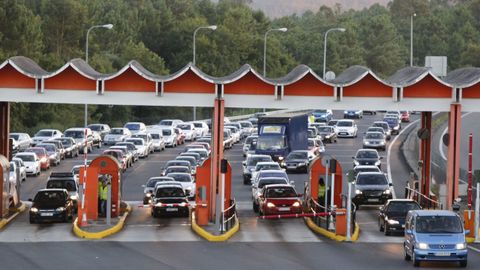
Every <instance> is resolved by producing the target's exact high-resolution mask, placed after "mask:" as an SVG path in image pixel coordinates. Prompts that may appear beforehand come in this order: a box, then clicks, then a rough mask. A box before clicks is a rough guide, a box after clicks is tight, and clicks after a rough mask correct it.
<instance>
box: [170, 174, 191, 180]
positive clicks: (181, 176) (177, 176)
mask: <svg viewBox="0 0 480 270" xmlns="http://www.w3.org/2000/svg"><path fill="white" fill-rule="evenodd" d="M167 176H168V177H172V178H173V179H175V181H177V182H192V178H191V177H190V175H189V174H175V173H172V174H169V175H167Z"/></svg>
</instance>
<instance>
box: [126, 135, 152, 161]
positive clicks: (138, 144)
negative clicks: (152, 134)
mask: <svg viewBox="0 0 480 270" xmlns="http://www.w3.org/2000/svg"><path fill="white" fill-rule="evenodd" d="M125 142H131V143H133V144H135V148H137V153H138V156H139V157H140V158H145V157H148V154H149V153H150V151H149V149H148V146H147V145H146V144H145V141H144V140H143V139H142V138H128V139H126V140H125Z"/></svg>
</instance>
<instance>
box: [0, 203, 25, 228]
mask: <svg viewBox="0 0 480 270" xmlns="http://www.w3.org/2000/svg"><path fill="white" fill-rule="evenodd" d="M26 209H27V205H26V204H25V203H24V202H22V204H21V205H20V206H19V207H18V208H16V209H15V213H14V214H13V215H12V216H10V217H9V218H6V219H1V220H0V230H1V229H3V227H5V226H6V225H7V224H8V223H10V221H12V220H13V219H14V218H16V217H17V216H18V215H20V213H22V212H23V211H25V210H26Z"/></svg>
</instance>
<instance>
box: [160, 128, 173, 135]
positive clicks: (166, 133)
mask: <svg viewBox="0 0 480 270" xmlns="http://www.w3.org/2000/svg"><path fill="white" fill-rule="evenodd" d="M162 134H163V136H170V135H172V131H171V130H170V129H164V130H162Z"/></svg>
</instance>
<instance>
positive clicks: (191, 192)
mask: <svg viewBox="0 0 480 270" xmlns="http://www.w3.org/2000/svg"><path fill="white" fill-rule="evenodd" d="M166 176H167V177H172V178H173V179H175V182H179V183H180V184H181V185H182V187H183V190H185V193H186V194H187V196H188V198H189V199H193V198H195V189H196V188H195V186H196V185H195V179H194V178H193V177H192V175H191V174H189V173H169V174H167V175H166Z"/></svg>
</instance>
